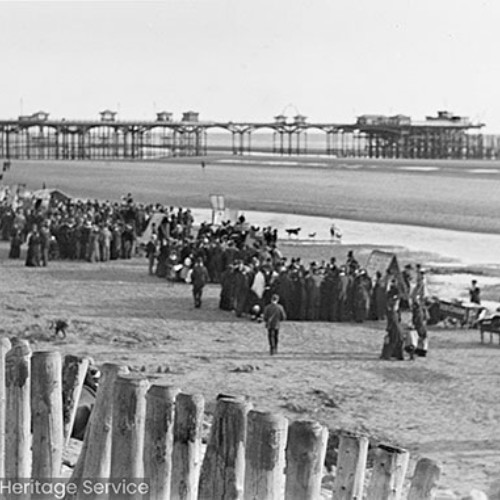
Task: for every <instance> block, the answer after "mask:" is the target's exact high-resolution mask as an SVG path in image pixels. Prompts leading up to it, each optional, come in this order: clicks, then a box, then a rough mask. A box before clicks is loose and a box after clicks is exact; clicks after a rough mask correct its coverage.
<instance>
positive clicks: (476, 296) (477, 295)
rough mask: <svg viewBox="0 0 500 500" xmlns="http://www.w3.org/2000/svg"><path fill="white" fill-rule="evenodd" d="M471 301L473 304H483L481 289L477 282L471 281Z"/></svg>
mask: <svg viewBox="0 0 500 500" xmlns="http://www.w3.org/2000/svg"><path fill="white" fill-rule="evenodd" d="M469 297H470V301H471V302H472V303H473V304H481V289H480V288H479V287H478V286H477V281H476V280H472V281H471V287H470V288H469Z"/></svg>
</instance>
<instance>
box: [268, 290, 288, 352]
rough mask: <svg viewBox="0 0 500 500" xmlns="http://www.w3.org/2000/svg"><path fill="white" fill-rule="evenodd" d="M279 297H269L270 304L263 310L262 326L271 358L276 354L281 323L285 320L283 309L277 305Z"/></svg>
mask: <svg viewBox="0 0 500 500" xmlns="http://www.w3.org/2000/svg"><path fill="white" fill-rule="evenodd" d="M279 299H280V298H279V295H277V294H274V295H273V296H272V297H271V303H270V304H268V305H267V306H266V307H265V308H264V316H263V319H264V324H265V325H266V329H267V339H268V341H269V351H270V354H271V356H274V355H275V354H278V340H279V330H280V325H281V322H282V321H285V320H286V313H285V309H284V308H283V306H282V305H281V304H279V303H278V302H279Z"/></svg>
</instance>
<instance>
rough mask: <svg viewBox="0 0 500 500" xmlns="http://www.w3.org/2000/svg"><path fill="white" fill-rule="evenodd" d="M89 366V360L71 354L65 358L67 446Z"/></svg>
mask: <svg viewBox="0 0 500 500" xmlns="http://www.w3.org/2000/svg"><path fill="white" fill-rule="evenodd" d="M88 366H89V360H88V358H79V357H78V356H72V355H70V354H68V355H66V356H65V357H64V366H63V374H62V382H63V418H64V445H65V446H66V445H67V444H68V442H69V439H70V437H71V432H72V431H73V423H74V421H75V415H76V410H77V409H78V401H79V400H80V395H81V393H82V388H83V382H84V381H85V375H86V374H87V369H88Z"/></svg>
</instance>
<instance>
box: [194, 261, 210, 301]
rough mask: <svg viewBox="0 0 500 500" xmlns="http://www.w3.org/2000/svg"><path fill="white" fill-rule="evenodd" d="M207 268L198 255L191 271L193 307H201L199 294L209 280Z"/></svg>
mask: <svg viewBox="0 0 500 500" xmlns="http://www.w3.org/2000/svg"><path fill="white" fill-rule="evenodd" d="M209 279H210V278H209V276H208V271H207V268H206V267H205V266H204V264H203V259H202V258H201V257H200V258H198V259H197V260H196V263H195V265H194V266H193V271H192V272H191V283H192V285H193V298H194V307H196V308H200V307H201V296H202V295H203V287H204V286H205V285H206V284H207V283H208V281H209Z"/></svg>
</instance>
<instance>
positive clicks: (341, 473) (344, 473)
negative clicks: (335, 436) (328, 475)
mask: <svg viewBox="0 0 500 500" xmlns="http://www.w3.org/2000/svg"><path fill="white" fill-rule="evenodd" d="M367 456H368V438H367V437H365V436H355V435H352V434H349V433H346V432H343V433H342V434H341V435H340V443H339V452H338V458H337V473H336V475H335V483H334V487H333V498H335V500H337V499H338V500H352V499H358V500H360V499H361V498H363V486H364V481H365V471H366V459H367Z"/></svg>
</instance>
